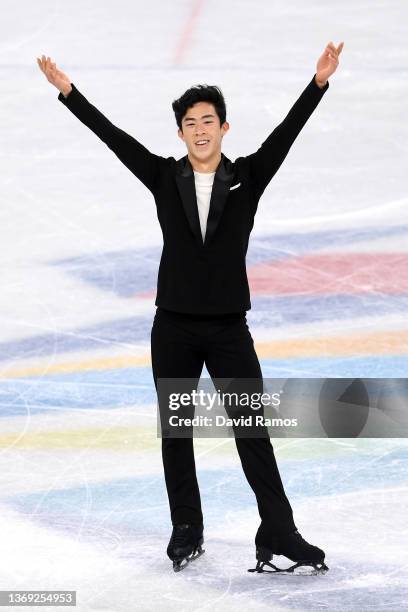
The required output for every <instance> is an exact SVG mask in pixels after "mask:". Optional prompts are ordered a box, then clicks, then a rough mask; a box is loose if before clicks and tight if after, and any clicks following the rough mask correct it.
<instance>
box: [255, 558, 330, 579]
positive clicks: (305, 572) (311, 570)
mask: <svg viewBox="0 0 408 612" xmlns="http://www.w3.org/2000/svg"><path fill="white" fill-rule="evenodd" d="M265 566H267V567H271V568H272V569H264V568H265ZM328 569H329V568H328V567H327V565H326V564H325V563H313V562H310V563H308V562H306V561H305V562H299V563H295V564H294V565H291V566H290V567H284V568H281V567H277V566H276V565H274V564H273V563H269V561H265V562H264V561H258V563H257V564H256V567H254V568H252V569H249V570H248V572H254V573H257V574H284V575H287V576H317V575H319V574H325V573H326V572H327V571H328Z"/></svg>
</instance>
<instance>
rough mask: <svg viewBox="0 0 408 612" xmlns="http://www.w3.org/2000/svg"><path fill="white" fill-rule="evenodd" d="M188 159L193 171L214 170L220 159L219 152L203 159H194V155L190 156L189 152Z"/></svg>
mask: <svg viewBox="0 0 408 612" xmlns="http://www.w3.org/2000/svg"><path fill="white" fill-rule="evenodd" d="M188 159H189V160H190V164H191V165H192V167H193V170H195V172H215V171H216V170H217V168H218V165H219V163H220V161H221V152H219V153H217V154H216V155H214V157H213V158H211V159H208V160H205V161H201V160H199V159H195V158H194V157H192V156H190V154H189V155H188Z"/></svg>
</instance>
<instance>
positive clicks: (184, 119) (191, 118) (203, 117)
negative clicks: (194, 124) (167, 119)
mask: <svg viewBox="0 0 408 612" xmlns="http://www.w3.org/2000/svg"><path fill="white" fill-rule="evenodd" d="M208 117H215V115H203V116H202V117H201V119H208ZM183 121H195V117H184V118H183Z"/></svg>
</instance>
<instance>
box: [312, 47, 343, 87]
mask: <svg viewBox="0 0 408 612" xmlns="http://www.w3.org/2000/svg"><path fill="white" fill-rule="evenodd" d="M343 47H344V42H341V43H340V44H339V46H338V47H336V46H335V44H334V43H333V42H331V41H330V42H329V44H328V45H327V47H326V48H325V50H324V51H323V54H322V55H321V56H320V57H319V59H318V62H317V67H316V78H315V80H316V83H317V85H318V86H319V87H324V86H325V85H326V82H327V79H328V78H329V76H331V75H332V74H333V72H335V70H336V69H337V66H338V65H339V55H340V53H341V51H342V49H343Z"/></svg>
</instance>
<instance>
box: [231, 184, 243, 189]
mask: <svg viewBox="0 0 408 612" xmlns="http://www.w3.org/2000/svg"><path fill="white" fill-rule="evenodd" d="M240 185H241V183H237V184H236V185H233V186H232V187H230V191H232V190H233V189H238V187H239V186H240Z"/></svg>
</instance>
